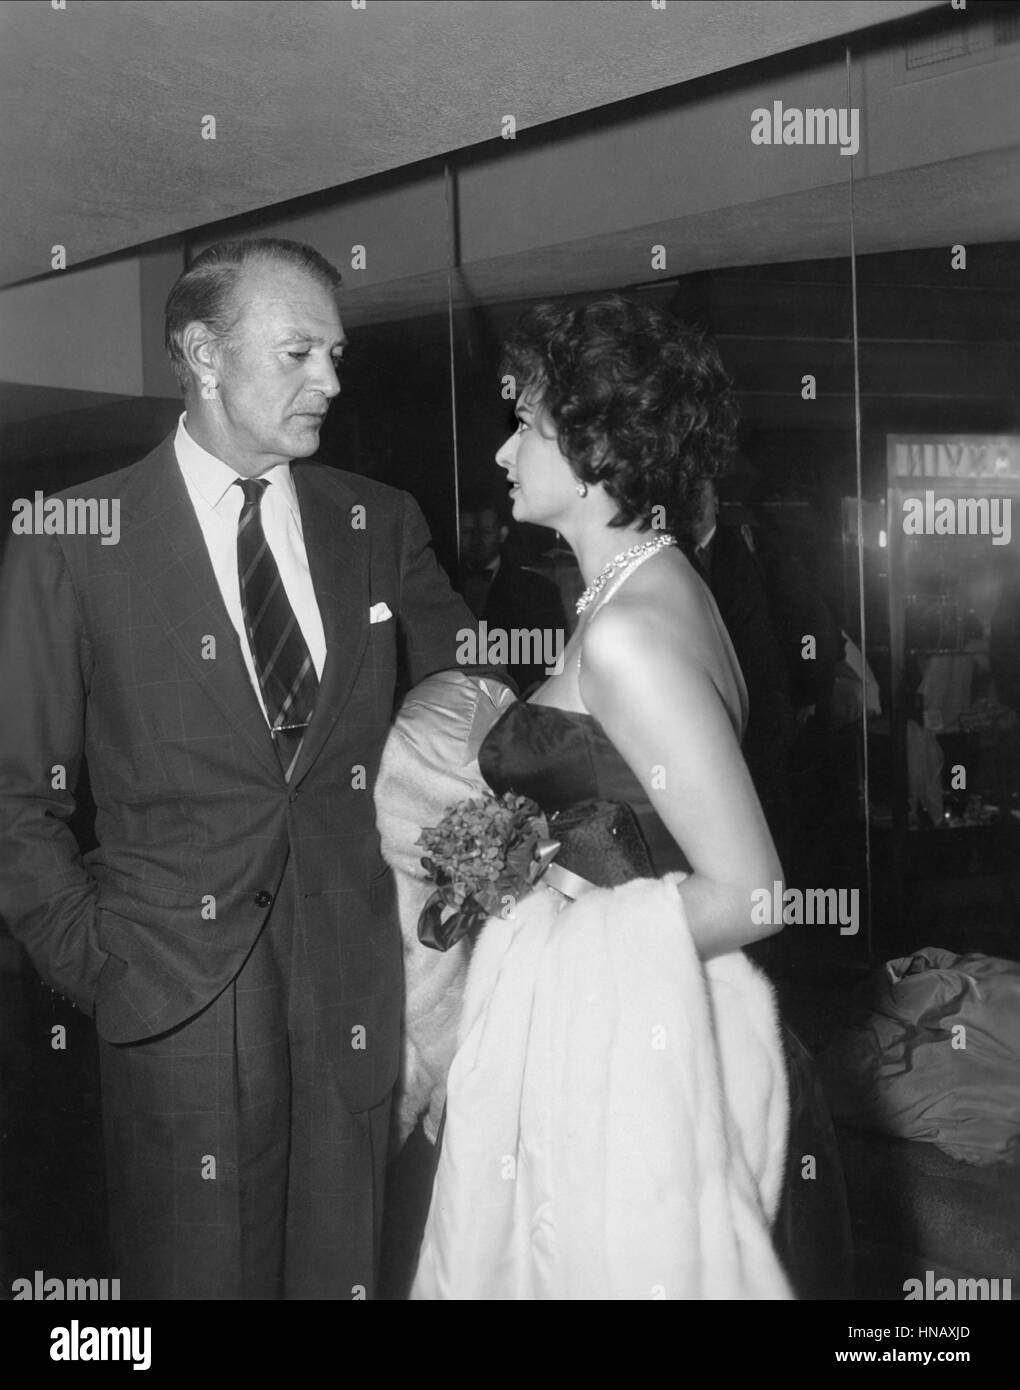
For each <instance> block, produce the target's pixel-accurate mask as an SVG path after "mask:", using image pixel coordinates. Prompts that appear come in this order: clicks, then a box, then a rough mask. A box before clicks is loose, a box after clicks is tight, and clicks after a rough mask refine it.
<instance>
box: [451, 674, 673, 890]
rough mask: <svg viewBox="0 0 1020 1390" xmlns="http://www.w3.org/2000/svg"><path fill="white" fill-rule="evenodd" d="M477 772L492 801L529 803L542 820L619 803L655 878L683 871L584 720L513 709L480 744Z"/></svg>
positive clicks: (604, 743)
mask: <svg viewBox="0 0 1020 1390" xmlns="http://www.w3.org/2000/svg"><path fill="white" fill-rule="evenodd" d="M478 766H479V768H480V769H481V773H482V776H483V777H484V778H485V780H486V782H487V783H488V784H489V786H490V787H491V788H492V790H493V791H494V792H495V793H496V795H497V796H500V795H502V794H503V792H506V791H514V792H517V793H518V794H519V795H520V796H530V797H531V799H532V800H533V801H536V802H537V803H538V805H539V806H540V807H541V808H542V810H543V811H544V812H545V813H546V814H547V815H551V814H552V813H553V812H554V811H560V810H563V809H564V808H565V807H567V806H573V805H574V804H575V803H577V802H579V801H589V800H596V801H623V802H626V803H627V804H628V805H629V806H630V807H631V808H632V810H633V811H634V814H635V815H636V817H637V820H638V824H639V826H640V828H641V834H642V836H643V837H644V840H645V844H646V845H647V847H648V852H649V854H650V856H651V859H652V863H653V865H654V866H655V871H656V873H657V874H664V873H670V872H672V871H674V870H677V869H688V868H689V865H688V864H687V862H686V860H685V859H684V856H683V854H682V853H681V851H680V848H679V846H678V845H677V843H676V841H675V840H674V839H673V837H672V835H670V833H669V831H668V830H667V829H666V827H665V826H664V825H663V823H662V821H661V820H660V819H659V816H658V815H657V814H656V812H655V810H654V808H653V807H652V804H651V802H650V801H649V800H648V796H647V794H646V792H645V790H644V788H643V787H642V786H641V783H640V782H639V781H638V779H637V778H636V777H635V776H634V773H633V772H632V771H631V769H630V767H629V766H628V764H627V763H626V762H625V761H624V759H623V758H622V757H621V756H620V754H619V753H618V752H617V750H616V748H615V746H614V744H613V743H612V741H611V740H610V738H609V736H608V734H607V733H606V731H605V730H604V729H603V728H602V725H601V724H599V723H598V721H597V720H596V719H594V718H593V717H592V715H590V714H580V713H577V712H576V711H574V710H565V709H557V708H556V707H555V706H553V705H538V704H527V703H526V702H523V701H522V702H518V703H517V704H513V705H511V706H510V707H509V709H507V710H506V712H505V713H504V714H503V715H502V716H501V717H500V718H499V719H498V720H497V721H496V723H495V724H493V726H492V728H491V729H490V730H489V732H488V733H487V734H486V736H485V738H484V739H483V741H482V744H481V747H480V748H479V750H478Z"/></svg>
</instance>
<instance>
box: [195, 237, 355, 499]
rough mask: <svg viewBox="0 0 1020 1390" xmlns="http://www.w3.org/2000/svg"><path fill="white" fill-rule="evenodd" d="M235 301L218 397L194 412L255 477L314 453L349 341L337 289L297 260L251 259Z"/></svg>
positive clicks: (219, 353) (229, 456)
mask: <svg viewBox="0 0 1020 1390" xmlns="http://www.w3.org/2000/svg"><path fill="white" fill-rule="evenodd" d="M235 306H236V307H240V308H241V316H240V318H239V320H238V322H237V324H236V325H235V327H234V330H233V332H232V333H231V334H230V336H229V339H228V341H227V342H225V343H220V344H218V345H217V347H216V350H215V351H216V364H217V381H218V385H219V390H218V392H217V395H216V399H215V401H212V402H206V401H204V400H200V401H196V402H195V403H194V405H189V417H190V415H191V414H192V411H195V413H197V414H199V415H201V416H202V417H203V418H204V420H205V422H206V426H207V429H209V428H210V427H211V431H212V434H213V436H214V439H215V442H216V444H217V446H218V447H217V448H216V449H215V451H214V452H216V453H217V454H218V456H219V457H220V458H223V459H224V461H225V462H227V463H230V464H231V465H232V466H233V467H235V468H237V469H238V471H239V472H243V473H245V474H246V475H248V476H253V475H255V474H258V473H263V472H265V471H266V469H268V468H272V467H273V466H274V465H275V464H278V463H285V462H288V461H289V460H290V459H296V458H307V457H308V456H309V455H310V454H314V453H315V451H316V449H317V448H318V446H319V430H320V428H321V426H322V420H323V417H324V416H325V414H326V411H327V410H328V408H329V403H330V401H331V400H332V399H333V398H334V396H337V395H339V393H340V383H339V381H338V380H337V374H336V368H337V366H338V365H339V360H340V357H341V355H342V352H343V347H344V343H345V341H346V340H345V338H344V332H343V325H342V324H341V322H340V314H339V312H338V310H337V307H336V300H335V299H334V296H333V295H332V293H331V292H330V291H329V290H328V289H327V288H326V287H325V286H323V285H320V284H318V282H317V281H315V280H314V279H312V277H311V276H309V275H307V274H305V273H304V272H303V271H300V270H295V269H293V268H291V267H290V266H285V265H278V264H275V263H273V262H268V263H266V264H264V265H253V266H248V267H247V268H246V269H245V270H244V271H243V272H242V274H241V276H240V278H239V280H238V283H237V286H236V289H235ZM207 405H208V406H209V409H208V410H206V409H205V407H206V406H207Z"/></svg>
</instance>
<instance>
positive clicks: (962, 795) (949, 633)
mask: <svg viewBox="0 0 1020 1390" xmlns="http://www.w3.org/2000/svg"><path fill="white" fill-rule="evenodd" d="M887 467H888V491H887V513H886V528H885V529H886V534H887V537H888V575H889V653H890V662H891V670H890V696H891V701H890V703H891V711H890V713H891V736H892V767H891V772H892V778H891V790H892V819H893V824H894V827H895V828H897V829H899V830H900V831H901V832H911V831H920V830H925V829H933V828H937V829H940V830H954V829H962V828H974V827H983V828H986V829H992V828H994V827H1002V825H1003V823H1004V822H1007V821H1013V822H1017V823H1020V732H1018V726H1020V720H1018V711H1020V562H1018V547H1017V543H1016V541H1015V539H1014V537H1013V522H1014V520H1015V519H1016V520H1020V517H1016V516H1015V514H1014V505H1013V504H1014V502H1016V501H1020V438H1016V437H1004V436H992V435H967V436H956V435H924V436H906V435H889V436H888V438H887Z"/></svg>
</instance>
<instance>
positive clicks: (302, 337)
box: [276, 328, 348, 352]
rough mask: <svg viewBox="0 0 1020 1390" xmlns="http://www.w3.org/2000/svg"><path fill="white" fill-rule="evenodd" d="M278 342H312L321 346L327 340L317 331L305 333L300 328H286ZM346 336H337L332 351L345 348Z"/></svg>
mask: <svg viewBox="0 0 1020 1390" xmlns="http://www.w3.org/2000/svg"><path fill="white" fill-rule="evenodd" d="M276 341H277V342H278V343H312V344H313V346H315V347H321V346H322V344H323V343H324V342H325V341H326V340H325V338H322V337H320V336H319V335H318V334H317V333H305V332H303V331H302V329H300V328H286V329H284V330H283V332H282V333H281V334H280V336H279V337H278V338H277V340H276ZM347 342H348V339H347V338H346V337H343V338H337V339H336V340H335V341H334V342H333V343H332V345H331V347H330V351H331V352H335V351H336V350H337V348H340V349H343V348H345V347H346V346H347Z"/></svg>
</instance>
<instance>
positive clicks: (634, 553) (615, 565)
mask: <svg viewBox="0 0 1020 1390" xmlns="http://www.w3.org/2000/svg"><path fill="white" fill-rule="evenodd" d="M670 545H676V538H675V537H674V536H667V535H665V534H663V535H661V536H656V537H655V539H654V540H650V541H641V542H640V544H638V545H632V546H631V548H630V549H629V550H622V551H621V552H620V554H619V555H614V556H613V558H612V559H611V560H610V561H609V564H608V565H603V567H602V568H601V569H600V570H599V572H598V574H597V575H596V576H595V578H594V579H593V580H592V581H591V583H590V584H589V585H588V587H587V589H585V591H584V593H583V594H582V595H581V597H580V598H579V599H578V600H577V603H576V605H575V607H576V609H577V613H578V616H580V615H581V614H582V613H583V612H584V610H585V609H586V608H588V607H590V606H591V604H593V603H594V602H595V600H596V599H597V598H598V596H599V594H601V592H602V590H603V589H604V588H605V587H606V585H607V584H608V583H609V581H610V580H611V579H612V578H613V576H614V575H615V574H617V573H618V572H619V571H620V570H622V569H625V568H626V567H627V566H628V565H635V566H636V565H638V564H641V563H642V562H643V561H645V560H648V559H650V558H651V557H652V556H653V555H654V554H656V552H657V551H659V550H665V549H666V547H667V546H670Z"/></svg>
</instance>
